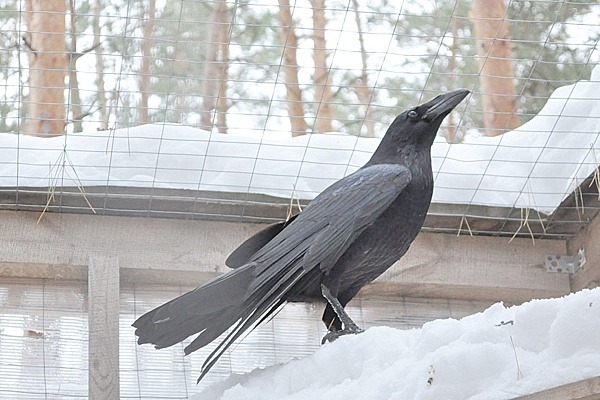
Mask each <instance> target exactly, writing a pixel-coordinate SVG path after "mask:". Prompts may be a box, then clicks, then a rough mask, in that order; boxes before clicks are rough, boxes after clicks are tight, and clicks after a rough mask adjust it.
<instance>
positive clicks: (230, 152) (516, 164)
mask: <svg viewBox="0 0 600 400" xmlns="http://www.w3.org/2000/svg"><path fill="white" fill-rule="evenodd" d="M599 140H600V66H598V67H596V68H595V69H594V71H593V73H592V77H591V80H590V81H580V82H577V83H576V84H573V85H569V86H564V87H561V88H559V89H557V90H556V91H555V92H554V93H553V94H552V96H551V98H550V99H549V100H548V103H547V104H546V105H545V107H544V108H543V109H542V111H541V112H540V113H539V115H537V116H536V117H534V118H533V119H532V120H531V121H529V122H528V123H526V124H524V125H523V126H521V127H520V128H518V129H515V130H514V131H511V132H507V133H505V134H504V135H502V136H500V137H495V138H487V137H483V138H477V139H470V140H469V141H467V142H466V143H463V144H454V145H449V144H447V143H446V142H445V141H444V139H442V138H439V139H438V140H437V141H436V142H435V144H434V146H433V149H432V157H433V163H434V170H435V175H436V190H435V193H434V198H433V201H434V202H437V203H455V204H480V205H490V206H507V207H513V206H516V207H529V208H534V209H537V210H539V211H542V212H546V213H551V212H552V211H553V210H554V209H555V208H556V207H557V206H558V205H559V204H560V203H561V201H562V200H563V199H564V198H565V197H566V196H567V195H568V194H569V193H571V192H572V191H573V190H574V188H575V187H576V186H577V185H578V184H579V183H581V181H582V180H583V179H585V178H586V177H588V176H589V175H590V174H591V173H592V171H593V170H594V168H595V167H596V165H597V164H598V161H597V160H598V159H600V154H598V156H597V157H596V150H599V151H600V149H599V148H600V143H599ZM378 143H379V139H367V138H357V137H355V136H349V135H342V134H326V135H319V134H315V135H306V136H302V137H297V138H273V137H272V136H263V137H261V138H255V137H245V136H234V135H222V134H218V133H209V132H206V131H201V130H198V129H195V128H191V127H186V126H180V125H166V124H163V125H144V126H138V127H134V128H129V129H117V130H114V131H104V132H85V133H77V134H68V135H66V136H64V137H56V138H36V137H30V136H24V135H15V134H10V133H0V152H1V155H2V156H1V157H0V187H54V186H59V187H60V186H77V185H82V186H130V187H159V188H173V189H191V190H214V191H229V192H242V193H247V192H250V193H263V194H269V195H274V196H280V197H284V198H290V197H292V196H293V197H298V198H301V199H310V198H313V197H314V196H316V195H317V194H318V193H319V192H321V191H322V190H323V189H324V188H326V187H327V186H329V185H330V184H331V183H333V182H334V181H336V180H338V179H340V178H341V177H343V176H344V175H347V174H349V173H351V172H353V171H354V170H356V169H357V168H358V167H360V166H361V165H362V164H364V163H365V162H366V161H367V160H368V158H369V157H370V155H371V154H372V152H373V151H374V150H375V148H376V147H377V145H378Z"/></svg>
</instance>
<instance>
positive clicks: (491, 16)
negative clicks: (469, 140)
mask: <svg viewBox="0 0 600 400" xmlns="http://www.w3.org/2000/svg"><path fill="white" fill-rule="evenodd" d="M470 16H471V20H472V22H473V25H474V27H475V37H476V45H477V55H478V62H479V69H480V72H479V82H480V84H481V91H482V95H483V113H484V115H483V120H484V125H485V131H486V135H487V136H497V135H500V134H502V133H504V132H506V131H507V130H510V129H514V128H516V127H518V126H519V116H518V115H517V114H516V108H517V96H516V89H515V82H514V78H515V74H514V67H513V60H512V51H511V44H510V37H509V33H508V22H507V21H506V20H505V16H506V5H505V4H504V0H474V1H473V3H472V13H471V15H470Z"/></svg>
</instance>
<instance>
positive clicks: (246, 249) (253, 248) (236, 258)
mask: <svg viewBox="0 0 600 400" xmlns="http://www.w3.org/2000/svg"><path fill="white" fill-rule="evenodd" d="M297 216H298V214H296V215H292V216H291V217H290V218H289V219H287V220H285V221H281V222H277V223H275V224H271V225H269V226H267V227H266V228H264V229H262V230H260V231H258V232H256V233H255V234H254V235H252V236H250V237H249V238H248V239H246V240H245V241H244V242H243V243H242V244H240V245H239V246H238V247H237V248H236V249H235V250H234V251H232V252H231V254H230V255H229V257H227V260H225V265H227V266H228V267H229V268H239V267H241V266H242V265H244V264H246V263H248V261H249V260H250V258H251V257H252V256H253V255H254V254H256V252H257V251H259V250H260V249H261V248H262V247H263V246H264V245H265V244H267V243H269V242H270V241H271V240H272V239H273V238H274V237H275V236H277V235H278V234H279V233H280V232H281V231H282V230H283V229H284V228H285V227H286V226H288V225H289V224H291V223H292V221H293V220H295V219H296V217H297Z"/></svg>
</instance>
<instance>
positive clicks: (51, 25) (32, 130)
mask: <svg viewBox="0 0 600 400" xmlns="http://www.w3.org/2000/svg"><path fill="white" fill-rule="evenodd" d="M25 7H26V10H27V12H26V15H25V21H26V24H27V33H26V34H25V36H24V41H25V44H26V46H27V47H28V48H29V50H30V51H29V99H28V102H29V104H28V107H29V116H28V119H27V128H26V132H27V134H29V135H36V136H56V135H62V134H64V130H65V95H64V91H65V77H66V76H67V71H68V69H67V68H68V60H67V48H66V43H65V34H66V25H65V16H66V12H67V6H66V2H65V0H26V1H25Z"/></svg>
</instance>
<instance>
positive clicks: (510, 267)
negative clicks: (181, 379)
mask: <svg viewBox="0 0 600 400" xmlns="http://www.w3.org/2000/svg"><path fill="white" fill-rule="evenodd" d="M38 215H39V214H37V213H32V212H22V211H21V212H15V211H0V243H2V244H3V245H2V246H0V276H6V277H19V278H50V279H51V278H57V279H85V277H86V276H87V275H86V274H87V264H88V261H87V258H88V257H89V255H90V254H103V255H105V256H107V257H113V258H118V259H119V264H120V272H121V279H122V280H121V283H123V284H128V283H135V284H148V285H150V284H156V285H165V284H177V285H180V284H181V285H185V286H193V285H199V284H201V283H203V282H206V281H207V280H208V279H211V278H212V277H214V276H217V275H219V274H221V273H224V272H226V271H228V268H227V267H226V266H225V265H224V260H225V259H226V257H227V256H228V255H229V253H230V252H231V251H232V250H233V249H234V248H235V247H236V246H237V245H238V244H239V243H241V242H243V241H244V240H245V239H246V238H247V237H248V236H250V235H251V234H252V233H254V232H256V231H257V230H259V229H262V228H263V227H264V225H261V224H247V223H231V222H217V221H186V220H172V219H153V218H135V217H116V216H110V217H109V216H88V215H80V214H56V213H52V214H47V215H46V216H44V219H43V220H42V222H41V223H40V224H39V225H38V224H36V219H37V217H38ZM565 253H566V242H565V241H563V240H548V239H545V240H536V241H535V243H534V242H532V240H531V239H525V238H515V239H514V240H513V241H512V242H511V241H509V238H506V237H484V236H474V237H471V236H468V235H466V236H465V235H463V236H460V237H456V236H455V235H449V234H440V233H428V232H423V233H421V234H420V235H419V236H418V238H417V240H416V241H415V242H414V243H413V245H412V246H411V249H410V250H409V252H408V253H407V254H406V256H405V257H404V258H402V260H401V261H400V262H398V263H396V265H394V266H393V267H392V268H391V269H389V270H388V271H387V272H386V273H385V274H384V275H383V276H381V277H380V278H379V279H377V280H376V281H375V283H373V284H372V285H371V286H369V287H367V288H365V289H364V290H363V291H362V292H361V293H362V295H364V296H370V297H373V296H380V295H386V296H388V295H389V296H407V297H433V298H446V299H460V300H486V301H500V300H502V301H506V302H509V303H520V302H523V301H527V300H530V299H532V298H540V297H554V296H561V295H564V294H566V293H568V292H569V289H570V286H569V277H568V275H566V274H552V273H548V272H546V270H545V268H544V265H545V264H544V263H545V256H546V255H548V254H565Z"/></svg>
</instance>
